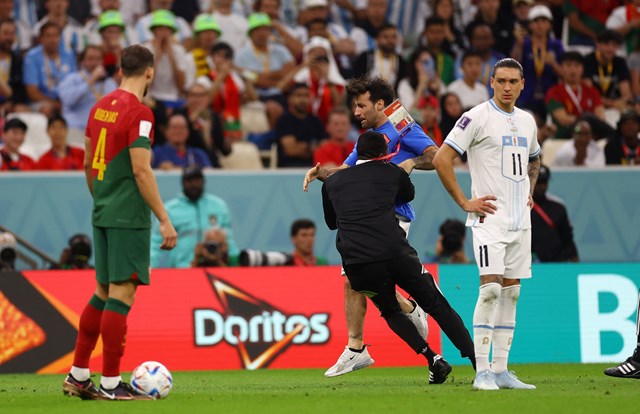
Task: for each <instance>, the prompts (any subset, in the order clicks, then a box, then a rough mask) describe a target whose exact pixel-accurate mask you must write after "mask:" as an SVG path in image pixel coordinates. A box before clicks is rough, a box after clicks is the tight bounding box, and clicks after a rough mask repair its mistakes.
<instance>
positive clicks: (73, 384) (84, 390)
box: [62, 374, 100, 400]
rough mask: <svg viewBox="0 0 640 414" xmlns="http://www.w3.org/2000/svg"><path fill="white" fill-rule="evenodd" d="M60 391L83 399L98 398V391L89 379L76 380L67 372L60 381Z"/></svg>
mask: <svg viewBox="0 0 640 414" xmlns="http://www.w3.org/2000/svg"><path fill="white" fill-rule="evenodd" d="M62 393H63V394H64V395H67V396H69V397H80V398H82V399H83V400H97V399H99V398H100V391H98V388H97V387H96V386H95V384H94V383H93V381H91V379H87V380H86V381H78V380H77V379H75V378H73V375H71V374H69V375H67V377H66V378H65V379H64V382H63V383H62Z"/></svg>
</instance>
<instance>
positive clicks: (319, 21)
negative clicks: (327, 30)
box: [304, 17, 329, 30]
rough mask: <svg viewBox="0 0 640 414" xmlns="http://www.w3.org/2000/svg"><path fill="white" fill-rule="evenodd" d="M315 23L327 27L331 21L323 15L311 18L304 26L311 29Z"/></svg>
mask: <svg viewBox="0 0 640 414" xmlns="http://www.w3.org/2000/svg"><path fill="white" fill-rule="evenodd" d="M314 24H321V25H323V26H325V27H326V26H327V25H328V24H329V22H328V21H327V19H323V18H322V17H316V18H315V19H311V20H309V21H308V22H306V23H305V24H304V27H306V28H307V30H309V28H310V27H311V26H313V25H314Z"/></svg>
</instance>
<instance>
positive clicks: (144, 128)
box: [138, 121, 151, 138]
mask: <svg viewBox="0 0 640 414" xmlns="http://www.w3.org/2000/svg"><path fill="white" fill-rule="evenodd" d="M150 133H151V122H149V121H140V130H139V133H138V136H140V137H145V138H149V134H150Z"/></svg>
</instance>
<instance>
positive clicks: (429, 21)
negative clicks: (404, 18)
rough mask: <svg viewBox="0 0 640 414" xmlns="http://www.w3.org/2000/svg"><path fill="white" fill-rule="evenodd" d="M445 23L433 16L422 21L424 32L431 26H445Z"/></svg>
mask: <svg viewBox="0 0 640 414" xmlns="http://www.w3.org/2000/svg"><path fill="white" fill-rule="evenodd" d="M446 24H447V22H446V21H445V20H444V19H443V18H442V17H440V16H436V15H435V14H434V15H432V16H430V17H427V18H426V19H425V21H424V30H425V31H426V30H427V29H428V28H429V27H431V26H445V25H446Z"/></svg>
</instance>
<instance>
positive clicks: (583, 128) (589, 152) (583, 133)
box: [553, 120, 605, 168]
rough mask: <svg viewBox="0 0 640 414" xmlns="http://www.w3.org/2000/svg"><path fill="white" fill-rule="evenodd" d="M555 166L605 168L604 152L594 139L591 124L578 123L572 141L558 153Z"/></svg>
mask: <svg viewBox="0 0 640 414" xmlns="http://www.w3.org/2000/svg"><path fill="white" fill-rule="evenodd" d="M553 166H554V167H590V168H601V167H604V166H605V159H604V151H603V150H602V148H600V146H599V145H598V144H596V142H595V140H594V139H593V132H592V130H591V124H589V122H587V121H586V120H580V121H578V122H576V124H575V126H574V127H573V134H572V136H571V139H569V140H568V141H567V142H565V143H564V144H562V146H561V147H560V148H558V151H556V155H555V158H554V159H553Z"/></svg>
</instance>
